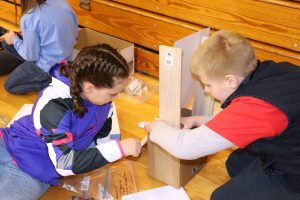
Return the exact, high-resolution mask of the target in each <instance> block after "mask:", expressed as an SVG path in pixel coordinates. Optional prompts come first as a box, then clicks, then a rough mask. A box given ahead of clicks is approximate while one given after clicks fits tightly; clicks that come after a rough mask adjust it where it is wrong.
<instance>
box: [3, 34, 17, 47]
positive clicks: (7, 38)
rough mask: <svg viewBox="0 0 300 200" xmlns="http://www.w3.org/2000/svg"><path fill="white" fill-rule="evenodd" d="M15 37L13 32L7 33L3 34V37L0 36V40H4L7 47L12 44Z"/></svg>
mask: <svg viewBox="0 0 300 200" xmlns="http://www.w3.org/2000/svg"><path fill="white" fill-rule="evenodd" d="M15 35H16V33H15V32H13V31H8V32H7V33H5V34H4V35H2V36H1V38H0V40H5V42H6V43H7V44H8V45H12V44H13V42H12V38H13V37H14V36H15Z"/></svg>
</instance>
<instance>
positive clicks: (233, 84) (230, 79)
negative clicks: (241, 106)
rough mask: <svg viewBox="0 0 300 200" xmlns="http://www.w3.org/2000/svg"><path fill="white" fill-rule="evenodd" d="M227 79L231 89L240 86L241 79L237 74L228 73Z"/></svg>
mask: <svg viewBox="0 0 300 200" xmlns="http://www.w3.org/2000/svg"><path fill="white" fill-rule="evenodd" d="M225 81H226V82H227V85H228V86H229V87H230V88H231V89H236V88H237V87H238V86H239V79H238V77H237V76H235V75H232V74H227V75H226V76H225Z"/></svg>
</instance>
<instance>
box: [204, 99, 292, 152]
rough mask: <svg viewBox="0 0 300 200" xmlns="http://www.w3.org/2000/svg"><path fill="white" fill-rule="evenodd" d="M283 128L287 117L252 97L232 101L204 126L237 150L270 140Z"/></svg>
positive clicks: (286, 123)
mask: <svg viewBox="0 0 300 200" xmlns="http://www.w3.org/2000/svg"><path fill="white" fill-rule="evenodd" d="M287 125H288V120H287V117H286V115H285V114H284V113H283V112H282V111H281V110H279V109H278V108H276V107H275V106H273V105H271V104H269V103H267V102H265V101H263V100H260V99H257V98H254V97H239V98H236V99H234V100H232V102H231V103H230V104H229V105H228V106H227V107H226V108H225V109H224V110H222V111H221V112H220V113H219V114H218V115H216V116H215V117H214V118H213V119H212V120H210V121H209V122H207V123H206V126H207V127H209V128H210V129H212V130H213V131H215V132H216V133H218V134H219V135H221V136H222V137H224V138H226V139H227V140H229V141H230V142H232V143H234V144H235V145H237V146H239V147H240V148H244V147H245V146H246V145H248V144H250V143H251V142H253V141H255V140H257V139H260V138H268V137H274V136H276V135H278V134H279V133H281V132H282V131H283V130H284V129H285V128H286V127H287Z"/></svg>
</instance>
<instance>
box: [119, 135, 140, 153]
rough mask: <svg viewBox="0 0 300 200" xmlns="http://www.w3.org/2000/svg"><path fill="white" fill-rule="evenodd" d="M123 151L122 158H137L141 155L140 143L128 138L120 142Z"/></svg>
mask: <svg viewBox="0 0 300 200" xmlns="http://www.w3.org/2000/svg"><path fill="white" fill-rule="evenodd" d="M120 144H121V146H122V148H123V151H124V156H134V157H137V156H139V155H140V153H141V149H142V146H141V142H140V141H139V140H137V139H135V138H128V139H124V140H121V141H120Z"/></svg>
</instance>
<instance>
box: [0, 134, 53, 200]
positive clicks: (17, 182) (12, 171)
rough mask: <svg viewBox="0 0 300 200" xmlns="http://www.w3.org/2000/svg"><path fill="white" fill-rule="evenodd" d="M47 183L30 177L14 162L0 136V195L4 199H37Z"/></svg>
mask: <svg viewBox="0 0 300 200" xmlns="http://www.w3.org/2000/svg"><path fill="white" fill-rule="evenodd" d="M48 188H49V184H47V183H44V182H41V181H39V180H37V179H34V178H32V177H31V176H29V175H28V174H26V173H24V172H23V171H22V170H20V169H19V168H18V167H17V166H16V164H14V162H13V160H12V158H11V156H10V155H9V153H8V151H7V149H6V147H5V144H4V143H3V140H2V139H1V137H0V196H1V199H5V200H35V199H39V198H40V197H41V196H42V195H43V194H44V193H45V192H46V191H47V189H48Z"/></svg>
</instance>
